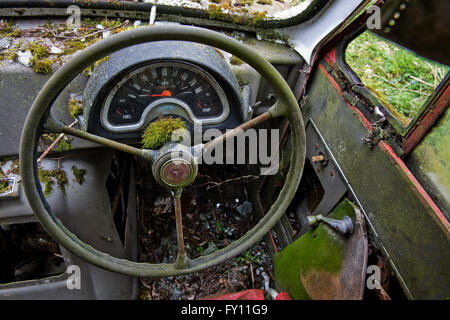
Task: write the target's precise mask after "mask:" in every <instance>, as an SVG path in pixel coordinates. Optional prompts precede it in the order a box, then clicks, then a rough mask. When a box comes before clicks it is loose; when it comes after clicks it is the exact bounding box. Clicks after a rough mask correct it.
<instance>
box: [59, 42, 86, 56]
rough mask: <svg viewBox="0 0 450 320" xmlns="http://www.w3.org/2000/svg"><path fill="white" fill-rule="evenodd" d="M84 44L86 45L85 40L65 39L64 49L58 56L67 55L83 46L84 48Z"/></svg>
mask: <svg viewBox="0 0 450 320" xmlns="http://www.w3.org/2000/svg"><path fill="white" fill-rule="evenodd" d="M86 46H87V44H86V41H81V40H80V39H74V40H66V41H64V50H63V52H62V53H61V54H60V56H62V55H69V54H72V53H75V52H77V51H80V50H83V49H84V48H86Z"/></svg>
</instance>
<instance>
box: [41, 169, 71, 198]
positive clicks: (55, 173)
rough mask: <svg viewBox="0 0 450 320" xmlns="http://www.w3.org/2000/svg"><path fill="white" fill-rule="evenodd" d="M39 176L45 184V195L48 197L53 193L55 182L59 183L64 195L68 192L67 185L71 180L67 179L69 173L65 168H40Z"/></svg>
mask: <svg viewBox="0 0 450 320" xmlns="http://www.w3.org/2000/svg"><path fill="white" fill-rule="evenodd" d="M38 176H39V180H40V181H41V182H42V183H43V184H44V196H45V197H46V198H47V197H48V196H49V195H50V194H51V193H52V191H53V187H54V185H55V183H56V184H57V185H58V188H59V189H60V190H61V192H62V193H63V194H64V195H65V194H66V185H68V184H69V181H68V180H67V175H66V172H65V171H64V170H61V169H55V170H44V169H41V168H39V169H38Z"/></svg>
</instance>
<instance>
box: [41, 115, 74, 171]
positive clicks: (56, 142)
mask: <svg viewBox="0 0 450 320" xmlns="http://www.w3.org/2000/svg"><path fill="white" fill-rule="evenodd" d="M77 123H78V120H75V121H74V122H72V123H71V124H70V125H69V127H73V126H74V125H75V124H77ZM65 135H66V134H65V133H61V134H60V135H59V136H58V138H56V139H55V141H53V143H52V144H51V145H50V146H49V147H48V148H47V149H46V150H45V151H44V153H43V154H41V156H40V157H39V158H38V160H37V163H41V162H42V160H44V158H45V157H46V156H47V154H48V153H49V152H50V151H52V149H53V148H54V147H55V146H56V145H57V144H58V143H59V142H60V141H61V139H62V138H64V136H65Z"/></svg>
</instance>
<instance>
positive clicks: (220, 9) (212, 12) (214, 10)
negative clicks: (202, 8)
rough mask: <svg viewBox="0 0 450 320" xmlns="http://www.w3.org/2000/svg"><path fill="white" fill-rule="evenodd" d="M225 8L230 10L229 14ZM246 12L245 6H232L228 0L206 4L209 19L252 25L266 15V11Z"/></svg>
mask: <svg viewBox="0 0 450 320" xmlns="http://www.w3.org/2000/svg"><path fill="white" fill-rule="evenodd" d="M226 10H227V11H230V12H231V14H230V13H228V12H227V11H226ZM246 12H247V10H245V8H241V9H237V8H232V7H231V5H230V4H229V3H228V2H225V3H220V4H219V5H216V4H210V5H209V6H208V14H209V18H210V19H213V20H221V21H228V22H233V23H236V24H246V25H251V26H253V25H255V24H256V23H258V22H259V21H261V20H264V19H265V18H266V15H267V11H256V12H251V13H246Z"/></svg>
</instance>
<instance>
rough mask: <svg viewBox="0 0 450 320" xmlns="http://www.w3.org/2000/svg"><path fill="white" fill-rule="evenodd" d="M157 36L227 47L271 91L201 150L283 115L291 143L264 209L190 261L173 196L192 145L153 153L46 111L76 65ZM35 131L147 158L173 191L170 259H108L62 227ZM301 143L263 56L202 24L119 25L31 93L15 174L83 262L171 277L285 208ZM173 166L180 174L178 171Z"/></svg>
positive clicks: (247, 242) (191, 160)
mask: <svg viewBox="0 0 450 320" xmlns="http://www.w3.org/2000/svg"><path fill="white" fill-rule="evenodd" d="M163 40H179V41H190V42H195V43H201V44H205V45H210V46H213V47H216V48H219V49H222V50H224V51H227V52H229V53H231V54H233V55H234V56H237V57H238V58H240V59H241V60H243V61H245V62H246V63H248V64H249V65H250V66H252V67H253V68H254V69H255V70H256V71H258V72H259V73H260V74H261V75H262V76H263V77H264V78H265V79H266V80H267V81H268V82H269V83H270V85H271V86H272V88H273V90H274V91H275V94H276V95H277V96H278V100H277V102H276V103H275V104H274V105H273V106H272V107H271V108H269V110H268V111H267V112H265V113H263V114H261V115H260V116H258V117H256V118H253V119H252V120H250V121H248V122H246V123H244V124H242V125H240V126H239V127H237V128H235V129H233V130H231V131H228V132H227V133H226V134H223V135H221V136H219V137H217V138H216V139H214V140H212V141H210V142H209V143H207V144H205V145H203V144H202V145H200V148H201V149H203V150H207V149H208V148H213V147H214V146H216V145H217V144H218V143H221V142H224V141H225V140H227V139H229V138H232V137H234V136H236V135H237V134H239V133H240V132H242V131H245V130H247V129H249V128H251V127H254V126H256V125H258V124H260V123H262V122H263V121H265V120H268V119H270V118H275V117H282V116H284V117H286V118H287V119H288V120H289V123H290V132H291V139H292V143H293V146H295V148H293V151H292V154H291V161H290V167H289V171H288V174H287V176H286V180H285V184H284V186H283V188H282V190H281V191H280V194H279V196H278V198H277V200H276V201H275V202H274V203H273V205H272V207H271V208H270V210H269V211H268V212H267V213H266V214H265V215H264V216H263V217H262V218H261V219H260V221H259V222H258V223H257V224H256V225H255V226H254V227H253V228H252V229H251V230H249V231H248V232H247V233H246V234H245V235H244V236H242V237H241V238H240V239H238V240H236V241H234V242H232V243H231V244H230V245H228V246H227V247H225V248H223V249H220V250H217V251H215V252H213V253H211V254H209V255H205V256H201V257H199V258H196V259H193V260H191V259H189V258H188V257H187V255H186V253H185V251H184V243H183V233H182V221H181V207H180V194H181V190H182V187H183V186H185V185H187V184H189V183H191V182H192V181H193V179H194V178H195V174H196V170H197V167H196V160H195V156H194V152H193V150H194V148H198V147H199V146H195V147H194V148H188V147H186V146H183V145H181V144H176V145H175V146H174V145H171V146H170V147H166V148H165V147H163V148H162V149H160V150H159V151H157V152H154V151H151V150H145V149H138V148H135V147H133V146H129V145H126V144H123V143H119V142H117V141H113V140H110V139H106V138H103V137H100V136H96V135H93V134H90V133H87V132H85V131H83V130H79V129H76V128H73V127H69V126H65V125H64V124H62V123H60V122H58V121H57V120H55V119H54V118H52V117H51V115H50V108H51V106H52V104H53V102H54V101H55V100H56V98H57V97H58V95H59V94H60V93H61V92H62V90H63V89H64V88H65V87H66V86H67V85H68V84H69V83H70V82H71V81H72V80H73V79H74V78H75V77H76V76H77V75H78V74H79V73H80V72H82V70H84V69H85V68H87V67H88V66H90V65H92V64H93V63H95V62H96V61H97V60H99V59H101V58H102V57H104V56H107V55H109V54H111V53H113V52H115V51H117V50H120V49H123V48H125V47H128V46H132V45H136V44H141V43H145V42H152V41H163ZM43 133H66V134H69V135H72V136H76V137H79V138H82V139H86V140H89V141H92V142H96V143H99V144H102V145H104V146H106V147H110V148H113V149H116V150H120V151H123V152H127V153H130V154H132V155H135V156H137V157H142V158H144V159H145V160H147V161H151V162H152V167H153V174H154V176H155V178H156V180H157V181H158V182H159V183H160V184H163V185H165V186H167V187H169V188H171V189H172V190H174V191H173V194H174V198H175V214H176V225H177V236H178V256H177V259H176V261H175V262H174V263H170V264H168V263H166V264H150V263H141V262H133V261H129V260H125V259H119V258H115V257H113V256H111V255H108V254H106V253H103V252H100V251H98V250H96V249H95V248H93V247H92V246H90V245H88V244H86V243H84V242H83V241H81V240H80V239H78V238H77V237H76V236H75V235H74V234H73V233H71V232H70V231H69V230H68V229H66V228H65V227H64V225H63V224H62V222H61V221H60V220H59V219H58V218H57V217H56V215H55V214H54V213H53V212H52V210H51V208H50V206H49V204H48V202H47V201H46V199H45V197H44V194H43V192H42V187H41V184H40V182H39V179H38V173H37V172H38V171H37V162H36V154H37V145H38V139H39V137H40V136H41V135H42V134H43ZM305 141H306V139H305V128H304V123H303V119H302V115H301V112H300V108H299V106H298V104H297V101H296V99H295V97H294V95H293V93H292V91H291V89H290V88H289V86H288V84H287V83H286V81H285V80H284V79H283V77H282V76H281V75H280V74H279V73H278V71H277V70H276V69H275V68H274V67H273V66H272V65H271V64H270V62H268V61H267V60H266V59H265V58H264V57H263V56H261V55H260V54H259V53H258V52H256V51H255V50H253V49H251V48H249V47H247V46H246V45H244V44H242V43H240V42H239V41H237V40H235V39H233V38H231V37H228V36H226V35H224V34H222V33H218V32H215V31H211V30H207V29H203V28H198V27H192V26H182V25H176V26H150V27H141V28H137V29H133V30H128V31H124V32H121V33H118V34H116V35H114V36H111V37H108V38H106V39H103V40H101V41H99V42H97V43H95V44H93V45H91V46H90V47H88V48H86V49H85V50H83V51H81V52H79V53H78V54H77V55H75V56H74V57H73V58H72V59H71V60H70V61H69V62H67V63H65V64H64V65H63V66H62V67H61V68H60V69H59V70H58V71H57V72H55V73H54V74H53V75H52V77H51V78H50V79H49V80H48V81H47V82H46V84H45V85H44V87H43V88H42V90H41V91H40V92H39V94H38V96H37V97H36V99H35V101H34V103H33V105H32V107H31V109H30V111H29V113H28V116H27V118H26V121H25V125H24V128H23V131H22V136H21V141H20V172H21V176H22V183H23V189H24V192H25V195H26V197H27V200H28V202H29V204H30V206H31V209H32V210H33V212H34V213H35V215H36V216H37V218H38V220H39V221H40V223H41V224H42V225H43V226H44V228H45V229H46V230H47V232H48V233H49V234H50V235H51V236H52V237H53V239H54V240H56V241H58V242H59V243H60V244H61V245H62V246H63V247H64V248H66V249H67V250H69V251H70V252H72V253H73V254H75V255H78V256H79V257H81V258H83V259H85V260H86V261H88V262H89V263H91V264H93V265H96V266H98V267H101V268H104V269H106V270H109V271H113V272H117V273H121V274H126V275H131V276H138V277H164V276H175V275H181V274H187V273H192V272H196V271H199V270H202V269H204V268H207V267H211V266H213V265H216V264H219V263H221V262H223V261H225V260H227V259H230V258H232V257H234V256H236V255H238V254H240V253H242V252H243V251H245V250H246V249H248V248H249V247H250V246H252V245H253V244H255V243H256V242H257V241H258V240H260V239H261V238H262V237H263V236H264V235H265V234H267V233H268V232H269V231H270V230H271V229H272V227H273V226H274V225H275V224H276V223H277V221H278V220H279V219H280V218H281V217H282V215H283V213H284V212H285V210H286V209H287V207H288V205H289V203H290V202H291V200H292V198H293V197H294V194H295V192H296V190H297V187H298V185H299V183H300V178H301V175H302V171H303V165H304V162H305V156H306V153H305V151H306V144H305ZM174 150H175V151H176V152H178V154H179V155H180V156H179V159H173V157H172V158H171V157H168V156H167V155H168V153H171V154H173V151H174ZM174 160H176V161H174ZM173 172H175V174H173ZM180 172H181V174H179V173H180ZM180 177H181V178H180ZM180 231H181V233H180Z"/></svg>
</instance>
